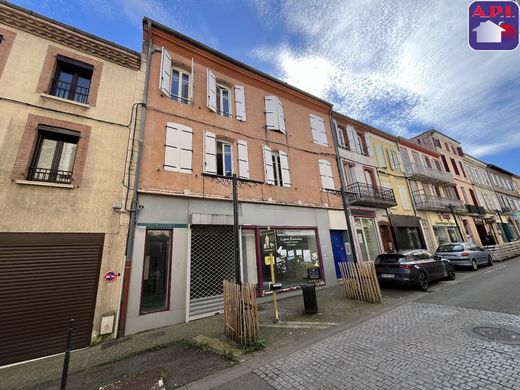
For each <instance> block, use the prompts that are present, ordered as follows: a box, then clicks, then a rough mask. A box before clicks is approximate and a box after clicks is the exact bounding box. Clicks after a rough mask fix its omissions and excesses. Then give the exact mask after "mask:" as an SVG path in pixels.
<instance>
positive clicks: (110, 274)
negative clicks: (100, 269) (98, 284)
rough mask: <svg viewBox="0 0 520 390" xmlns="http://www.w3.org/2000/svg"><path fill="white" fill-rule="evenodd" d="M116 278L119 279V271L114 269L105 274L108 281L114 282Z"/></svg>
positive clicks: (104, 276)
mask: <svg viewBox="0 0 520 390" xmlns="http://www.w3.org/2000/svg"><path fill="white" fill-rule="evenodd" d="M116 279H117V273H115V272H114V271H108V272H107V273H105V274H104V275H103V280H104V281H105V282H106V283H112V282H113V281H114V280H116Z"/></svg>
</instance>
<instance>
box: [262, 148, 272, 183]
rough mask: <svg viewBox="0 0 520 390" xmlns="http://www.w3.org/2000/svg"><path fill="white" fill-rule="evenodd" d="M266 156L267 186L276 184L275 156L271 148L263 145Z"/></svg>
mask: <svg viewBox="0 0 520 390" xmlns="http://www.w3.org/2000/svg"><path fill="white" fill-rule="evenodd" d="M262 150H263V154H264V174H265V182H266V183H267V184H274V170H273V154H272V152H271V148H270V147H269V146H266V145H263V147H262Z"/></svg>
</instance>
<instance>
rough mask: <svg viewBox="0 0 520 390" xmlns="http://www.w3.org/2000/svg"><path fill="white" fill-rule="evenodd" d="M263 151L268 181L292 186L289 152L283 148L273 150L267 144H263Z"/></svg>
mask: <svg viewBox="0 0 520 390" xmlns="http://www.w3.org/2000/svg"><path fill="white" fill-rule="evenodd" d="M263 151H264V171H265V179H266V183H267V184H271V185H277V186H280V187H290V186H291V177H290V174H289V161H288V157H287V153H285V152H284V151H282V150H280V151H278V152H273V151H272V150H271V148H269V147H268V146H266V145H264V146H263Z"/></svg>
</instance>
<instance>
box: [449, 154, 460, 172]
mask: <svg viewBox="0 0 520 390" xmlns="http://www.w3.org/2000/svg"><path fill="white" fill-rule="evenodd" d="M450 160H451V165H452V166H453V170H454V171H455V174H456V175H457V176H460V172H459V168H457V163H456V162H455V160H454V159H452V158H450Z"/></svg>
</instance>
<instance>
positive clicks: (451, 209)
mask: <svg viewBox="0 0 520 390" xmlns="http://www.w3.org/2000/svg"><path fill="white" fill-rule="evenodd" d="M448 208H449V209H450V211H451V215H453V219H454V220H455V225H457V230H458V231H459V235H460V238H461V239H462V241H465V240H464V237H463V236H462V230H460V226H459V221H457V218H456V217H455V213H454V212H453V209H454V208H455V206H453V205H452V204H451V203H450V204H449V205H448Z"/></svg>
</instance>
